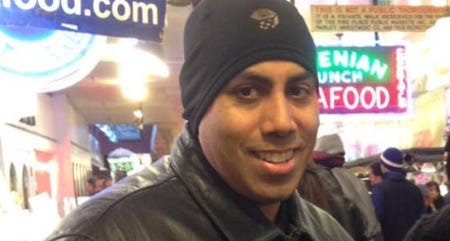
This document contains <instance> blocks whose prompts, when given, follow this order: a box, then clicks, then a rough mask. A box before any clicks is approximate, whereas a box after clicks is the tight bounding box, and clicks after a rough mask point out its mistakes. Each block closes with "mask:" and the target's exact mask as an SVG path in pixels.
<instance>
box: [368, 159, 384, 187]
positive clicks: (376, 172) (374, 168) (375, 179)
mask: <svg viewBox="0 0 450 241" xmlns="http://www.w3.org/2000/svg"><path fill="white" fill-rule="evenodd" d="M382 181H383V172H382V171H381V165H380V163H379V162H375V163H372V164H371V165H370V166H369V182H370V187H371V189H372V188H373V187H375V186H376V185H378V184H380V183H381V182H382Z"/></svg>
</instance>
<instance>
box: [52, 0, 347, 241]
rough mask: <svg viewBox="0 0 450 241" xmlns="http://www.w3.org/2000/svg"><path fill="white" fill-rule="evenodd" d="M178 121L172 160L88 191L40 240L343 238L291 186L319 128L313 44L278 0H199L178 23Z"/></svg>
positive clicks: (343, 234)
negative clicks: (182, 123)
mask: <svg viewBox="0 0 450 241" xmlns="http://www.w3.org/2000/svg"><path fill="white" fill-rule="evenodd" d="M184 48H185V63H184V65H183V67H182V71H181V74H180V85H181V94H182V102H183V106H184V113H183V116H184V118H185V119H186V120H187V126H186V128H185V129H184V130H183V132H182V133H181V136H180V137H179V138H178V140H177V142H176V144H175V148H174V150H173V151H172V154H171V156H170V157H167V158H165V159H163V160H160V161H158V162H157V163H156V164H155V165H153V166H151V167H149V168H148V169H144V170H143V171H142V172H140V173H138V174H136V175H133V176H129V177H127V178H126V179H124V180H122V181H121V182H119V183H118V184H117V185H114V186H113V187H112V188H110V189H108V191H107V192H102V193H101V194H100V195H97V196H94V199H91V200H90V201H89V202H87V203H85V204H84V205H83V206H81V207H80V208H79V209H78V210H76V211H74V212H73V213H71V214H69V216H68V217H66V218H65V220H64V221H63V222H62V224H61V226H60V227H59V228H58V230H57V231H56V232H55V233H54V234H52V235H51V237H50V238H49V239H48V240H96V241H99V240H100V241H101V240H120V241H124V240H128V241H131V240H133V241H135V240H139V241H142V240H158V241H164V240H170V241H176V240H205V241H211V240H215V241H217V240H245V241H251V240H260V241H263V240H315V241H327V240H342V241H348V240H352V239H351V237H350V236H348V234H347V233H346V232H345V231H344V230H343V229H342V227H341V226H340V225H339V224H338V223H337V222H336V221H335V220H334V219H333V218H331V217H330V216H329V215H328V214H326V213H325V212H324V211H322V210H320V209H318V208H317V207H315V206H313V205H312V204H310V203H308V202H306V201H304V200H302V199H301V198H300V197H299V195H298V194H297V193H296V192H295V188H296V186H297V184H298V182H299V180H300V178H301V177H302V174H303V171H304V169H305V166H306V164H307V162H308V160H309V159H310V157H311V151H312V149H313V147H314V142H315V139H316V134H317V129H318V125H319V120H318V115H319V108H318V93H317V88H318V82H317V78H316V74H317V72H316V71H317V70H316V66H315V63H316V57H315V51H316V50H315V46H314V42H313V40H312V38H311V35H310V33H309V31H308V29H307V26H306V24H305V22H304V20H303V19H302V17H301V16H300V15H299V14H298V11H297V10H296V8H295V7H294V6H293V5H292V4H290V3H289V2H287V1H279V0H246V1H242V0H202V1H200V3H198V5H197V6H196V7H195V8H194V10H193V12H192V13H191V15H190V17H189V19H188V21H187V23H186V26H185V41H184Z"/></svg>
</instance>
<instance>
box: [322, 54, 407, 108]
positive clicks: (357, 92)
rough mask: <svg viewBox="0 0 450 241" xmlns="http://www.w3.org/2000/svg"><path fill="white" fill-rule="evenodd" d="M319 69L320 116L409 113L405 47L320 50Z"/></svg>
mask: <svg viewBox="0 0 450 241" xmlns="http://www.w3.org/2000/svg"><path fill="white" fill-rule="evenodd" d="M317 66H318V80H319V84H320V87H319V95H320V97H319V103H320V107H321V113H323V114H363V113H364V114H368V113H404V112H406V111H407V107H408V106H407V103H408V98H409V95H408V89H407V79H406V66H405V48H404V47H403V46H390V47H318V49H317Z"/></svg>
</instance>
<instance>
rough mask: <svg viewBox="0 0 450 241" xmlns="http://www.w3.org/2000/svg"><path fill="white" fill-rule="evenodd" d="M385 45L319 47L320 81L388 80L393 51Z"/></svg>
mask: <svg viewBox="0 0 450 241" xmlns="http://www.w3.org/2000/svg"><path fill="white" fill-rule="evenodd" d="M391 52H392V51H385V50H384V48H383V47H318V49H317V68H318V72H319V76H318V77H319V83H320V84H355V83H373V84H377V83H386V82H389V81H390V74H391V69H392V68H391V65H390V63H391V61H392V59H391V56H392V54H391Z"/></svg>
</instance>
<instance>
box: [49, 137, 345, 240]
mask: <svg viewBox="0 0 450 241" xmlns="http://www.w3.org/2000/svg"><path fill="white" fill-rule="evenodd" d="M194 143H195V142H194V141H193V140H192V138H191V137H190V136H189V133H188V132H187V131H186V130H185V131H184V132H183V134H182V135H181V136H180V138H179V139H178V141H177V146H176V148H175V150H174V151H173V153H172V155H171V157H168V158H164V160H160V161H158V162H157V163H155V164H154V165H153V166H151V167H149V168H148V169H145V170H143V171H141V172H140V173H138V174H137V175H134V176H130V177H128V178H126V179H124V180H123V181H121V182H119V183H117V184H115V185H113V186H112V187H111V188H109V189H106V190H104V191H103V192H101V193H99V194H97V195H95V196H94V197H92V198H91V199H90V200H89V201H87V202H86V203H84V204H83V205H81V206H80V207H78V208H77V209H75V210H74V211H72V212H71V213H70V214H69V215H68V216H66V217H65V219H64V220H63V221H62V223H61V224H60V226H59V227H58V228H57V230H56V231H55V232H54V233H53V234H52V235H51V236H50V237H48V238H47V239H46V240H65V241H69V240H70V241H75V240H80V241H81V240H83V241H87V240H95V241H102V240H105V241H116V240H117V241H125V240H127V241H144V240H157V241H166V240H170V241H177V240H180V241H181V240H182V241H186V240H204V241H218V240H230V241H252V240H255V241H256V240H258V241H264V240H267V241H269V240H315V241H327V240H330V241H331V240H333V241H349V240H352V239H351V237H350V236H349V235H348V234H347V233H346V232H345V231H344V230H343V228H342V227H341V226H340V225H339V224H338V223H337V222H336V221H335V220H334V219H333V218H331V216H329V215H328V214H326V213H325V212H324V211H322V210H320V209H318V208H316V207H315V206H313V205H312V204H310V203H308V202H306V201H304V200H303V199H301V198H300V197H299V196H298V194H297V193H295V195H293V196H292V197H291V198H290V199H289V200H287V201H285V202H284V204H283V205H285V206H284V207H286V208H284V210H286V211H287V213H286V215H287V216H289V220H290V221H289V223H290V225H289V229H288V230H289V231H286V232H285V231H282V229H281V228H279V227H278V226H277V225H275V224H273V223H271V222H269V221H268V220H267V219H266V218H265V217H264V215H263V214H262V212H261V211H260V210H259V209H258V208H257V207H256V205H255V204H254V203H253V202H252V201H250V200H248V199H246V198H244V197H243V196H241V195H239V194H237V193H236V192H234V191H233V190H231V189H230V188H229V187H228V186H227V185H226V184H225V183H224V182H223V181H222V180H221V179H220V178H219V176H218V175H217V173H216V172H215V171H214V170H213V169H212V168H211V166H210V165H209V164H208V163H207V161H206V160H205V159H204V157H203V156H202V154H201V152H200V151H199V150H198V148H197V147H196V146H197V145H196V144H194Z"/></svg>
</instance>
